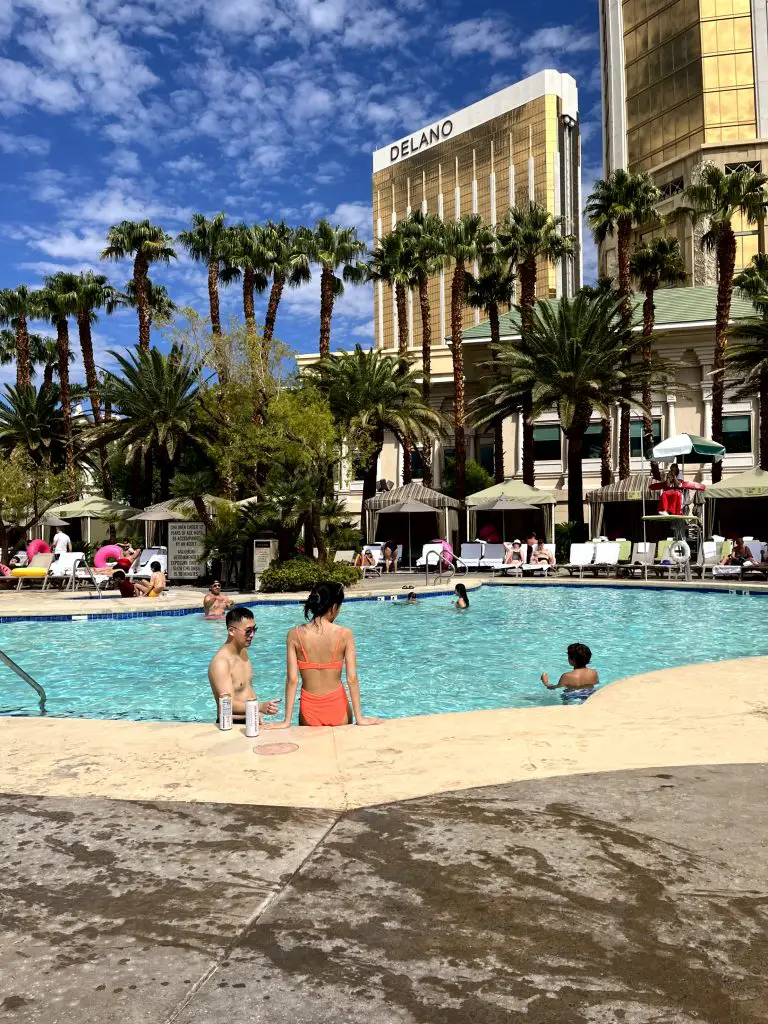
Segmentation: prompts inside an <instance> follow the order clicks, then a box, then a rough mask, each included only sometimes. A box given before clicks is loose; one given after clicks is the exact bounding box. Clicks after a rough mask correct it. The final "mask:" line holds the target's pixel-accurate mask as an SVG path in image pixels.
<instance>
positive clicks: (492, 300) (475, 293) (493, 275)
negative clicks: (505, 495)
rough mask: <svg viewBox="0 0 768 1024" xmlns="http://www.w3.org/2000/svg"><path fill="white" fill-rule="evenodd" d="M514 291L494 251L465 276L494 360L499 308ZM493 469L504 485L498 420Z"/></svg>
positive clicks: (501, 421) (508, 271)
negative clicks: (485, 319) (481, 313)
mask: <svg viewBox="0 0 768 1024" xmlns="http://www.w3.org/2000/svg"><path fill="white" fill-rule="evenodd" d="M514 291H515V272H514V270H513V268H512V265H511V264H510V263H509V262H508V261H507V260H506V259H504V258H502V257H501V256H500V255H499V252H498V250H496V251H494V252H491V253H489V254H488V255H487V256H485V257H484V258H483V261H482V263H481V264H480V272H479V274H478V276H477V277H475V276H474V275H473V274H470V273H467V305H468V306H472V307H473V308H474V309H482V310H483V311H484V312H485V313H486V314H487V316H488V325H489V327H490V329H491V350H492V352H493V355H494V359H495V358H496V356H497V354H498V351H499V345H500V343H501V325H500V320H499V308H500V307H501V306H507V307H508V306H509V305H510V303H511V302H512V300H513V297H514ZM493 468H494V478H495V480H496V483H497V484H502V483H504V419H503V417H501V416H497V417H496V419H495V420H494V421H493Z"/></svg>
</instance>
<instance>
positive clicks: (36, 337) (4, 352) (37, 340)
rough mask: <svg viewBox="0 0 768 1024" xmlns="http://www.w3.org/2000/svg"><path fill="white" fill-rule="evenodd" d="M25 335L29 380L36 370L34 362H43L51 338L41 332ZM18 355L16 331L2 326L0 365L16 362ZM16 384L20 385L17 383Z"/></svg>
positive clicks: (0, 332)
mask: <svg viewBox="0 0 768 1024" xmlns="http://www.w3.org/2000/svg"><path fill="white" fill-rule="evenodd" d="M27 337H28V342H29V376H30V381H31V379H32V377H34V376H35V372H36V371H35V364H36V363H44V362H45V356H46V345H47V343H48V342H50V341H51V339H50V338H46V337H44V336H43V335H42V334H28V336H27ZM54 345H55V343H54ZM18 356H19V348H18V343H17V340H16V332H15V331H10V330H8V328H7V327H4V328H3V329H2V330H0V366H10V365H11V364H12V363H16V364H18ZM73 358H74V357H73ZM55 359H56V356H55V354H54V361H55ZM17 379H18V373H17ZM17 386H21V385H18V384H17Z"/></svg>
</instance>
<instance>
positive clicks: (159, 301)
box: [107, 278, 179, 327]
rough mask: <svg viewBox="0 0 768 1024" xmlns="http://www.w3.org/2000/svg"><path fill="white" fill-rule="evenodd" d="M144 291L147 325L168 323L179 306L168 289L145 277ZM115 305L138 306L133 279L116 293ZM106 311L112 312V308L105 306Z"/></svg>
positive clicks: (134, 307) (135, 307)
mask: <svg viewBox="0 0 768 1024" xmlns="http://www.w3.org/2000/svg"><path fill="white" fill-rule="evenodd" d="M144 292H145V295H146V299H147V314H148V316H149V326H150V327H151V326H152V325H153V324H158V323H159V324H162V325H165V324H168V323H170V321H171V319H172V318H173V314H174V313H175V312H176V310H177V309H178V308H179V307H178V306H177V305H176V303H175V302H174V301H173V299H172V298H171V297H170V295H169V294H168V289H167V288H166V287H165V285H162V284H155V283H154V281H152V280H151V279H150V278H147V280H146V282H145V284H144ZM115 306H131V307H132V308H133V309H137V308H138V299H137V297H136V282H135V281H129V282H128V284H127V285H126V286H125V292H124V293H119V294H117V295H116V298H115ZM107 312H108V313H111V312H113V308H112V307H110V306H107Z"/></svg>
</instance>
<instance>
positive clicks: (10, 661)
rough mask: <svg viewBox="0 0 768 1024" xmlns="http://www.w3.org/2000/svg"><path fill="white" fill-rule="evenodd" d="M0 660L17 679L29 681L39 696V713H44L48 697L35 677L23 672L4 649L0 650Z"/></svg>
mask: <svg viewBox="0 0 768 1024" xmlns="http://www.w3.org/2000/svg"><path fill="white" fill-rule="evenodd" d="M0 661H2V663H3V664H4V665H7V666H8V668H9V669H11V671H12V672H15V673H16V675H17V676H18V677H19V679H23V680H24V682H25V683H29V685H30V686H31V687H32V689H33V690H34V691H35V693H36V694H37V696H38V697H39V698H40V714H41V715H44V714H45V702H46V700H47V699H48V698H47V697H46V694H45V690H44V689H43V688H42V686H41V685H40V683H38V682H37V680H36V679H33V678H32V676H31V675H30V674H29V672H25V671H24V669H23V668H22V667H21V666H20V665H17V664H16V662H15V661H14V660H13V658H9V657H8V655H7V654H6V653H5V652H4V651H0Z"/></svg>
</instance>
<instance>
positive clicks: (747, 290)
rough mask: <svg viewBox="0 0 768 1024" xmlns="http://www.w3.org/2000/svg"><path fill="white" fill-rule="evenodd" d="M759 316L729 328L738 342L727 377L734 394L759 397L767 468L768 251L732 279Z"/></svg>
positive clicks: (730, 352)
mask: <svg viewBox="0 0 768 1024" xmlns="http://www.w3.org/2000/svg"><path fill="white" fill-rule="evenodd" d="M733 283H734V286H735V287H736V288H737V289H738V290H739V292H740V293H741V294H742V295H743V296H744V298H746V299H750V300H751V302H752V305H753V306H754V307H755V310H756V312H757V313H758V314H759V316H757V317H754V318H751V319H746V320H740V321H738V322H737V323H736V325H735V326H734V327H731V328H730V329H729V331H728V336H729V337H730V338H734V339H736V344H735V345H728V347H727V348H726V350H725V369H724V376H725V378H726V383H728V384H730V385H731V386H732V387H734V388H735V390H734V397H735V398H737V399H739V398H752V397H753V396H754V395H757V397H758V415H759V417H760V429H759V465H760V469H765V470H768V254H767V253H762V252H761V253H757V255H755V256H753V257H752V261H751V262H750V264H749V266H748V267H745V268H744V270H742V271H741V273H740V274H737V275H736V277H735V278H734V280H733Z"/></svg>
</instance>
